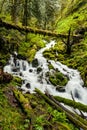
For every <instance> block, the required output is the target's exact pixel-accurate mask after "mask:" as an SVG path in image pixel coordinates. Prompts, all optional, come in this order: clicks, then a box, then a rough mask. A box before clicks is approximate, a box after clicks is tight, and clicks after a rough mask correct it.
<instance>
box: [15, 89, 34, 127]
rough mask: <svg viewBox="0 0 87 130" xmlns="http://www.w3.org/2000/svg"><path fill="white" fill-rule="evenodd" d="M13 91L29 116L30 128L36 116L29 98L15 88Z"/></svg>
mask: <svg viewBox="0 0 87 130" xmlns="http://www.w3.org/2000/svg"><path fill="white" fill-rule="evenodd" d="M13 93H14V96H15V97H16V99H17V101H18V102H19V104H20V106H21V108H22V109H23V111H24V112H25V114H26V116H27V118H28V119H29V120H30V128H32V124H33V121H34V117H35V116H34V112H33V109H32V108H31V106H30V103H29V100H28V99H27V98H25V97H24V95H23V94H22V93H21V92H20V91H18V90H16V89H13Z"/></svg>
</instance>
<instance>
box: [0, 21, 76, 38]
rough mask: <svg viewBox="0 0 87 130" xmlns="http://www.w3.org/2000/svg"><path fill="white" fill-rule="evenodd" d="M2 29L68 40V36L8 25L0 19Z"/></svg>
mask: <svg viewBox="0 0 87 130" xmlns="http://www.w3.org/2000/svg"><path fill="white" fill-rule="evenodd" d="M0 27H5V28H6V29H15V30H18V31H24V32H26V33H34V34H41V35H44V36H52V37H63V38H67V36H68V35H67V34H58V33H55V32H52V31H49V30H42V29H36V28H31V27H28V26H27V27H26V26H19V25H14V24H12V23H7V22H4V21H2V20H1V19H0ZM73 37H74V38H77V37H78V36H73Z"/></svg>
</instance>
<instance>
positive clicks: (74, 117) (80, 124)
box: [35, 89, 87, 130]
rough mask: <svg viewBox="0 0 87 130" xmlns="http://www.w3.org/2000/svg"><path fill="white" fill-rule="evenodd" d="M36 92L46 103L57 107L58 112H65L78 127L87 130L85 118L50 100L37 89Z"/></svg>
mask: <svg viewBox="0 0 87 130" xmlns="http://www.w3.org/2000/svg"><path fill="white" fill-rule="evenodd" d="M35 91H36V92H37V93H38V94H39V95H41V96H42V97H43V98H44V99H45V101H47V102H48V103H49V104H50V105H51V106H52V107H55V108H56V109H57V110H59V111H62V112H65V114H66V115H67V117H68V118H69V119H70V120H71V121H72V122H73V123H74V124H75V125H76V126H78V127H81V128H83V129H84V130H87V126H86V124H87V121H86V120H84V119H83V118H81V117H80V116H78V115H76V114H74V113H72V112H71V111H69V110H67V109H66V108H64V106H62V105H60V103H58V104H57V103H55V102H54V101H53V100H52V99H50V98H49V97H48V96H46V95H45V94H43V93H42V92H41V91H40V90H38V89H35Z"/></svg>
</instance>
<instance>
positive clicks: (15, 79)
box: [12, 76, 22, 86]
mask: <svg viewBox="0 0 87 130" xmlns="http://www.w3.org/2000/svg"><path fill="white" fill-rule="evenodd" d="M12 84H14V86H21V84H22V79H21V78H19V77H17V76H14V77H13V80H12Z"/></svg>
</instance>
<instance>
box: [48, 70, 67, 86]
mask: <svg viewBox="0 0 87 130" xmlns="http://www.w3.org/2000/svg"><path fill="white" fill-rule="evenodd" d="M49 80H50V82H51V83H52V84H53V85H55V86H57V85H60V86H65V85H66V84H67V82H68V79H67V78H66V76H64V75H63V74H62V73H60V72H55V73H54V74H52V75H50V77H49Z"/></svg>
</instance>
